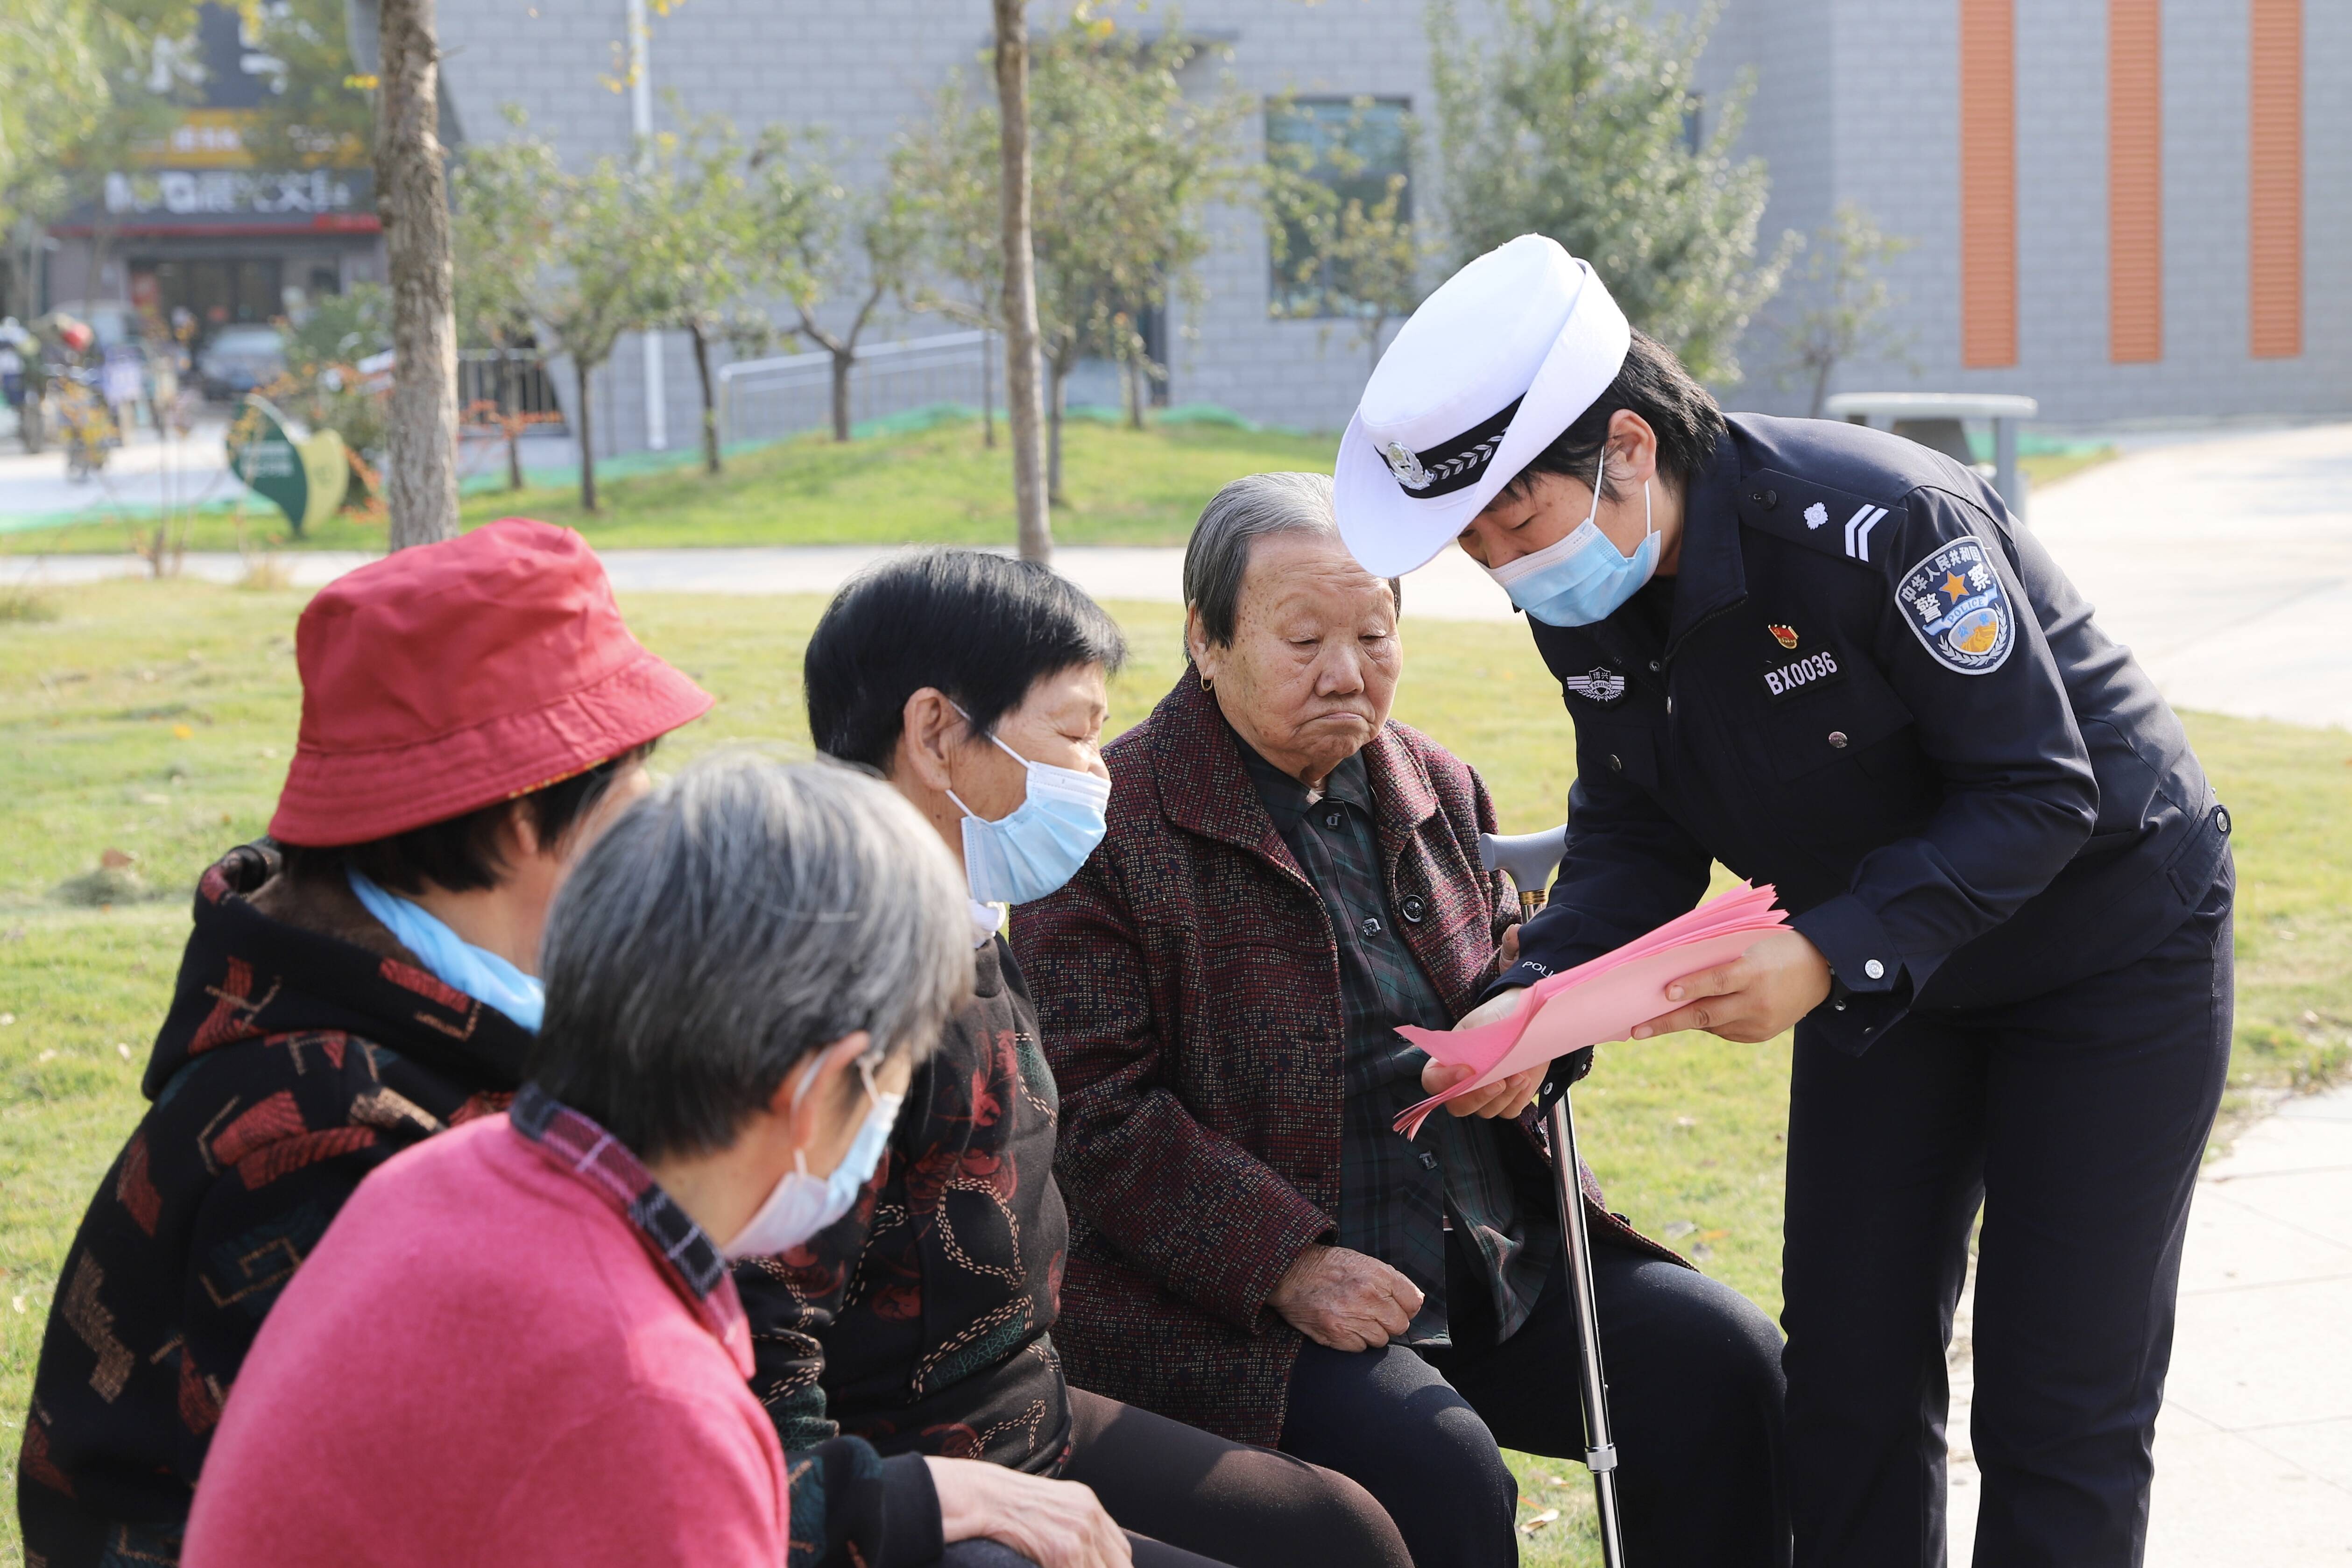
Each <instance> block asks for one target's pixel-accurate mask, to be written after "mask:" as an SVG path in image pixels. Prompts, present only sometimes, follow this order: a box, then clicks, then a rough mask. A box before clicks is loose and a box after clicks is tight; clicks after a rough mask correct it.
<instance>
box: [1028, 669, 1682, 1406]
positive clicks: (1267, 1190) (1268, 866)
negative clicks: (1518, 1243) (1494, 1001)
mask: <svg viewBox="0 0 2352 1568" xmlns="http://www.w3.org/2000/svg"><path fill="white" fill-rule="evenodd" d="M1104 757H1105V760H1106V761H1107V762H1108V763H1109V766H1110V773H1111V780H1112V784H1113V788H1112V791H1111V799H1110V808H1109V815H1110V832H1109V835H1108V837H1107V838H1106V839H1105V840H1104V842H1103V845H1102V847H1100V848H1099V849H1097V851H1096V852H1095V854H1094V856H1093V857H1092V858H1090V859H1089V860H1088V861H1087V865H1086V867H1085V868H1084V869H1083V870H1081V871H1080V872H1079V873H1078V875H1077V876H1076V878H1075V879H1072V881H1071V882H1070V883H1069V885H1068V886H1066V887H1065V888H1063V889H1061V890H1060V891H1059V892H1057V893H1055V894H1054V895H1053V896H1051V897H1050V898H1046V899H1042V900H1038V901H1037V902H1035V903H1031V904H1024V905H1020V906H1018V907H1016V908H1015V910H1013V949H1014V951H1015V952H1017V953H1018V954H1019V955H1020V959H1021V963H1022V967H1023V968H1024V970H1025V971H1026V972H1027V973H1028V975H1029V977H1030V980H1031V983H1032V984H1034V986H1035V988H1036V994H1037V1000H1038V1016H1039V1018H1040V1020H1041V1022H1042V1024H1043V1026H1044V1029H1045V1054H1046V1058H1047V1059H1048V1060H1049V1061H1050V1062H1051V1063H1052V1065H1053V1068H1054V1074H1055V1079H1056V1081H1057V1082H1058V1083H1059V1084H1060V1086H1061V1090H1062V1139H1061V1144H1060V1148H1059V1152H1058V1154H1057V1158H1056V1164H1055V1169H1056V1172H1057V1173H1058V1174H1059V1176H1060V1177H1061V1184H1062V1191H1063V1194H1064V1195H1065V1197H1066V1199H1067V1200H1068V1202H1069V1204H1070V1207H1071V1210H1072V1215H1071V1218H1072V1226H1071V1242H1070V1265H1069V1275H1068V1279H1067V1280H1066V1284H1065V1287H1064V1296H1063V1308H1062V1321H1061V1324H1060V1326H1059V1327H1058V1328H1057V1330H1056V1331H1055V1342H1056V1343H1058V1344H1059V1345H1060V1347H1061V1350H1062V1354H1063V1357H1064V1360H1065V1362H1066V1365H1067V1367H1068V1369H1069V1374H1070V1379H1071V1381H1072V1382H1074V1383H1076V1384H1077V1385H1078V1386H1080V1387H1082V1388H1088V1389H1092V1390H1094V1391H1095V1392H1097V1393H1099V1394H1107V1395H1108V1396H1110V1397H1112V1398H1115V1399H1121V1400H1125V1401H1127V1402H1128V1403H1129V1404H1131V1405H1141V1406H1143V1407H1144V1408H1146V1409H1149V1410H1154V1411H1157V1412H1159V1413H1160V1414H1161V1415H1167V1416H1171V1417H1172V1418H1174V1419H1176V1420H1179V1421H1185V1422H1190V1423H1191V1424H1192V1425H1194V1426H1202V1427H1205V1428H1207V1429H1208V1430H1210V1431H1212V1432H1216V1433H1219V1434H1221V1435H1222V1436H1226V1437H1230V1438H1233V1439H1234V1440H1236V1441H1240V1442H1246V1443H1260V1444H1267V1445H1271V1444H1273V1443H1274V1442H1276V1440H1277V1439H1278V1438H1279V1436H1281V1431H1282V1422H1283V1415H1284V1412H1285V1409H1286V1399H1287V1391H1288V1385H1289V1381H1290V1367H1291V1363H1292V1361H1293V1359H1294V1358H1295V1357H1296V1356H1297V1351H1298V1345H1299V1343H1300V1338H1301V1336H1300V1335H1299V1333H1298V1331H1297V1330H1295V1329H1293V1328H1292V1327H1290V1325H1289V1324H1288V1323H1287V1322H1286V1321H1283V1320H1282V1319H1281V1318H1279V1317H1278V1316H1276V1314H1275V1312H1274V1311H1273V1310H1271V1309H1270V1308H1268V1307H1267V1306H1266V1298H1267V1297H1268V1296H1269V1295H1270V1294H1271V1293H1272V1292H1273V1289H1274V1288H1275V1285H1276V1283H1277V1282H1278V1281H1279V1280H1280V1279H1281V1278H1282V1275H1283V1273H1284V1271H1285V1270H1286V1269H1287V1268H1289V1267H1290V1265H1291V1263H1292V1261H1293V1260H1294V1259H1296V1258H1297V1256H1298V1254H1299V1252H1300V1251H1301V1249H1303V1248H1304V1247H1307V1244H1309V1243H1310V1242H1315V1241H1328V1240H1329V1239H1330V1237H1331V1235H1332V1232H1333V1230H1334V1227H1335V1225H1336V1217H1335V1216H1336V1213H1337V1208H1338V1205H1339V1141H1340V1119H1341V1109H1342V1107H1341V1080H1342V1073H1341V1049H1342V1044H1341V1042H1342V1037H1343V1032H1344V1026H1345V1019H1344V1017H1343V1014H1342V1005H1341V1001H1340V995H1339V950H1338V946H1337V944H1336V942H1334V940H1333V938H1332V934H1331V928H1330V921H1329V916H1328V914H1327V913H1326V911H1325V908H1324V905H1323V901H1322V900H1321V899H1320V898H1319V897H1318V895H1317V894H1316V892H1315V890H1314V888H1313V887H1312V885H1311V884H1309V883H1308V881H1307V878H1306V875H1305V874H1304V873H1303V872H1302V871H1301V870H1300V869H1299V868H1298V865H1297V861H1296V860H1295V859H1293V858H1292V857H1291V854H1290V852H1289V850H1288V848H1287V847H1286V846H1285V845H1284V844H1283V842H1282V839H1281V836H1280V835H1279V834H1278V833H1277V832H1276V830H1275V826H1274V822H1273V819H1272V818H1271V817H1269V816H1267V815H1266V812H1265V806H1264V805H1262V804H1261V803H1260V802H1259V799H1258V795H1257V791H1256V790H1255V788H1253V787H1252V785H1251V784H1250V780H1249V776H1248V773H1247V772H1246V771H1245V769H1244V765H1243V763H1242V759H1241V754H1240V750H1239V745H1238V742H1236V741H1235V740H1234V735H1233V731H1231V730H1230V729H1229V728H1228V727H1227V725H1226V724H1225V722H1224V720H1223V715H1222V714H1220V713H1219V712H1218V710H1217V707H1216V703H1215V700H1214V698H1213V697H1212V696H1211V695H1210V694H1209V693H1207V692H1205V691H1203V690H1202V689H1200V686H1199V683H1198V681H1197V680H1196V679H1195V678H1194V677H1193V676H1192V673H1191V672H1190V671H1189V670H1188V671H1187V672H1186V673H1185V674H1184V675H1183V676H1182V677H1181V679H1179V681H1178V683H1177V687H1176V689H1175V690H1173V691H1171V693H1169V695H1168V696H1167V697H1165V698H1163V699H1162V700H1160V705H1159V706H1158V707H1157V708H1155V709H1154V710H1152V713H1151V716H1150V718H1149V719H1147V720H1146V721H1144V722H1142V723H1141V724H1139V725H1137V726H1136V727H1135V728H1134V729H1132V730H1130V731H1128V732H1127V733H1126V734H1124V735H1122V736H1120V737H1119V738H1118V740H1117V741H1115V742H1112V743H1111V744H1110V745H1109V746H1108V747H1107V748H1106V749H1105V752H1104ZM1364 760H1365V763H1366V766H1367V768H1368V770H1369V773H1370V780H1371V786H1372V794H1373V796H1374V802H1375V807H1376V813H1377V816H1378V818H1379V821H1378V830H1379V836H1380V844H1381V856H1382V858H1383V861H1384V863H1385V864H1384V871H1385V875H1386V879H1387V885H1388V892H1389V899H1390V905H1391V908H1392V909H1393V910H1396V912H1397V914H1398V917H1399V919H1398V929H1400V930H1401V931H1402V932H1403V933H1404V939H1405V942H1407V944H1408V945H1410V946H1411V948H1412V952H1413V953H1414V956H1415V957H1416V958H1418V959H1419V961H1420V963H1421V964H1422V966H1423V969H1424V970H1425V971H1426V972H1427V973H1428V975H1429V978H1430V980H1431V982H1432V984H1434V985H1435V986H1436V988H1437V992H1438V994H1439V995H1440V996H1441V997H1442V998H1444V1003H1445V1005H1446V1006H1447V1008H1448V1009H1449V1010H1451V1011H1452V1012H1453V1014H1454V1016H1456V1017H1459V1016H1462V1015H1463V1014H1464V1013H1465V1012H1467V1011H1468V1010H1469V1009H1470V1008H1471V1007H1472V1006H1473V1005H1475V1003H1476V1001H1477V999H1478V996H1479V994H1480V992H1481V990H1482V989H1483V988H1484V987H1485V986H1486V984H1487V983H1489V982H1490V981H1492V980H1493V979H1494V977H1495V961H1496V947H1497V944H1498V943H1499V942H1500V941H1501V939H1502V935H1503V932H1504V931H1505V930H1506V929H1507V927H1508V926H1509V925H1510V923H1511V922H1513V921H1516V920H1517V918H1518V914H1517V892H1516V889H1513V888H1512V887H1511V886H1510V883H1509V881H1508V879H1507V878H1503V877H1500V876H1496V877H1489V876H1487V875H1486V874H1485V873H1484V872H1482V871H1481V870H1480V869H1479V867H1478V835H1479V833H1480V831H1481V830H1489V831H1491V830H1492V829H1493V828H1494V826H1495V809H1494V803H1493V802H1492V801H1491V800H1490V799H1489V798H1488V796H1487V794H1486V786H1485V785H1484V784H1481V783H1480V782H1479V779H1478V775H1477V774H1476V773H1474V772H1472V771H1471V769H1470V768H1469V766H1468V765H1467V764H1465V763H1463V762H1462V761H1460V760H1459V759H1458V758H1456V757H1454V755H1453V754H1452V753H1450V752H1447V751H1445V750H1444V748H1443V747H1441V746H1439V745H1437V744H1436V743H1435V742H1433V741H1431V740H1430V739H1429V738H1428V737H1427V736H1425V735H1423V734H1422V733H1420V732H1419V731H1415V730H1412V729H1409V728H1407V727H1406V726H1404V725H1402V724H1398V723H1394V722H1391V723H1390V724H1388V725H1387V726H1386V727H1385V728H1384V729H1383V730H1382V731H1381V733H1380V734H1379V735H1377V736H1376V737H1374V739H1373V740H1372V741H1371V742H1370V744H1369V745H1367V746H1366V747H1365V748H1364ZM1520 1126H1521V1128H1522V1133H1521V1135H1520V1136H1521V1137H1522V1139H1523V1140H1524V1142H1522V1143H1521V1145H1520V1146H1521V1147H1522V1148H1537V1149H1539V1148H1540V1142H1539V1141H1538V1139H1537V1134H1536V1131H1535V1128H1534V1123H1533V1121H1532V1118H1526V1119H1523V1120H1522V1121H1521V1123H1520ZM1598 1198H1599V1194H1598V1190H1597V1189H1596V1188H1593V1187H1592V1186H1591V1183H1590V1181H1589V1178H1588V1180H1587V1183H1586V1208H1587V1211H1588V1215H1589V1217H1590V1218H1591V1222H1592V1224H1593V1225H1594V1226H1596V1227H1599V1228H1601V1229H1603V1230H1606V1231H1611V1232H1614V1233H1616V1234H1617V1235H1618V1236H1619V1237H1623V1238H1625V1239H1629V1240H1631V1241H1633V1243H1634V1244H1635V1245H1639V1246H1642V1247H1650V1246H1651V1244H1650V1243H1648V1242H1646V1241H1643V1239H1642V1238H1640V1237H1636V1236H1634V1235H1633V1232H1632V1231H1631V1230H1630V1229H1628V1228H1627V1227H1626V1226H1624V1225H1623V1223H1622V1221H1619V1220H1616V1219H1614V1218H1612V1216H1610V1215H1608V1214H1606V1213H1605V1212H1604V1211H1602V1210H1601V1207H1600V1205H1599V1202H1598ZM1538 1212H1540V1211H1538ZM1657 1250H1658V1251H1659V1252H1660V1254H1661V1256H1665V1257H1672V1256H1673V1255H1672V1254H1671V1253H1665V1252H1664V1249H1657Z"/></svg>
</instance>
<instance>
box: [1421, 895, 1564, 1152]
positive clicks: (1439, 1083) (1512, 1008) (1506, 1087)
mask: <svg viewBox="0 0 2352 1568" xmlns="http://www.w3.org/2000/svg"><path fill="white" fill-rule="evenodd" d="M1518 929H1519V928H1518V927H1517V926H1513V927H1512V928H1511V931H1512V932H1513V934H1515V935H1516V934H1517V931H1518ZM1513 962H1517V960H1516V959H1515V960H1513ZM1527 999H1528V994H1527V990H1526V988H1525V987H1523V986H1513V987H1512V988H1511V989H1510V990H1508V991H1506V992H1504V993H1503V994H1501V995H1499V996H1492V997H1489V998H1487V999H1486V1001H1485V1002H1483V1003H1481V1004H1480V1005H1477V1006H1475V1007H1473V1008H1471V1009H1470V1011H1468V1012H1467V1013H1465V1014H1464V1015H1463V1016H1462V1021H1461V1022H1460V1023H1458V1024H1456V1025H1454V1027H1455V1028H1456V1029H1476V1028H1481V1027H1483V1026H1486V1025H1488V1024H1491V1023H1494V1022H1495V1021H1496V1020H1497V1019H1500V1018H1507V1017H1509V1016H1511V1015H1512V1014H1514V1013H1516V1012H1517V1011H1518V1010H1519V1006H1520V1005H1521V1004H1522V1003H1524V1002H1526V1001H1527ZM1550 1065H1551V1064H1550V1063H1549V1062H1538V1063H1537V1064H1536V1065H1535V1066H1533V1067H1531V1068H1528V1069H1527V1070H1526V1071H1525V1072H1515V1073H1513V1074H1512V1075H1511V1076H1510V1077H1508V1078H1507V1079H1497V1080H1496V1081H1495V1082H1493V1083H1490V1084H1488V1085H1487V1086H1486V1088H1484V1089H1472V1090H1471V1091H1470V1092H1469V1093H1467V1094H1465V1095H1464V1096H1463V1097H1462V1098H1461V1099H1459V1100H1447V1101H1446V1102H1445V1109H1446V1110H1450V1111H1452V1112H1453V1113H1454V1115H1456V1116H1517V1114H1518V1113H1519V1112H1520V1111H1522V1110H1526V1109H1527V1108H1528V1106H1529V1105H1532V1104H1533V1103H1535V1098H1536V1094H1537V1091H1538V1090H1539V1089H1542V1088H1543V1080H1544V1070H1545V1069H1546V1068H1549V1066H1550ZM1477 1076H1478V1069H1477V1068H1472V1067H1460V1066H1453V1065H1449V1064H1447V1063H1444V1062H1435V1061H1433V1062H1423V1064H1422V1068H1421V1089H1422V1092H1423V1094H1444V1092H1445V1091H1446V1090H1447V1089H1452V1088H1453V1087H1454V1085H1455V1084H1457V1083H1460V1082H1461V1081H1462V1080H1463V1079H1466V1078H1475V1077H1477Z"/></svg>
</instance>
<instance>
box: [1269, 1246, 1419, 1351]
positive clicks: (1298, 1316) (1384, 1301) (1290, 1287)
mask: <svg viewBox="0 0 2352 1568" xmlns="http://www.w3.org/2000/svg"><path fill="white" fill-rule="evenodd" d="M1421 1300H1422V1297H1421V1287H1420V1286H1418V1285H1415V1284H1414V1283H1413V1282H1412V1280H1410V1279H1406V1278H1405V1277H1404V1276H1403V1275H1402V1274H1401V1273H1399V1272H1398V1271H1397V1270H1396V1269H1394V1268H1390V1267H1389V1266H1388V1265H1387V1264H1385V1263H1383V1262H1381V1260H1380V1259H1379V1258H1374V1257H1372V1256H1371V1255H1370V1254H1369V1253H1363V1252H1357V1251H1354V1250H1352V1249H1351V1248H1349V1247H1325V1246H1324V1245H1323V1244H1322V1243H1320V1242H1309V1243H1308V1244H1307V1247H1306V1249H1305V1250H1304V1251H1302V1252H1300V1253H1299V1255H1298V1258H1297V1261H1295V1262H1293V1263H1292V1264H1291V1266H1290V1268H1288V1269H1287V1270H1286V1271H1285V1272H1284V1274H1283V1276H1282V1278H1281V1279H1279V1280H1277V1281H1276V1284H1275V1287H1274V1292H1273V1294H1271V1295H1269V1296H1268V1297H1267V1298H1266V1300H1265V1304H1266V1305H1267V1306H1269V1307H1272V1308H1273V1309H1274V1310H1276V1311H1277V1312H1279V1313H1281V1314H1282V1315H1283V1317H1284V1318H1285V1319H1286V1321H1288V1322H1289V1324H1290V1326H1291V1327H1292V1328H1294V1329H1297V1331H1299V1332H1300V1333H1302V1334H1305V1335H1306V1336H1307V1338H1308V1339H1310V1340H1313V1341H1314V1342H1316V1343H1317V1344H1318V1345H1323V1346H1326V1347H1328V1349H1331V1350H1335V1351H1362V1350H1378V1349H1380V1348H1381V1346H1382V1345H1384V1344H1386V1343H1388V1342H1389V1341H1391V1340H1392V1339H1394V1338H1395V1337H1396V1336H1397V1335H1399V1334H1401V1333H1402V1332H1404V1331H1405V1330H1406V1329H1407V1328H1408V1327H1410V1326H1411V1325H1412V1315H1413V1314H1414V1313H1415V1312H1418V1311H1420V1310H1421Z"/></svg>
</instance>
